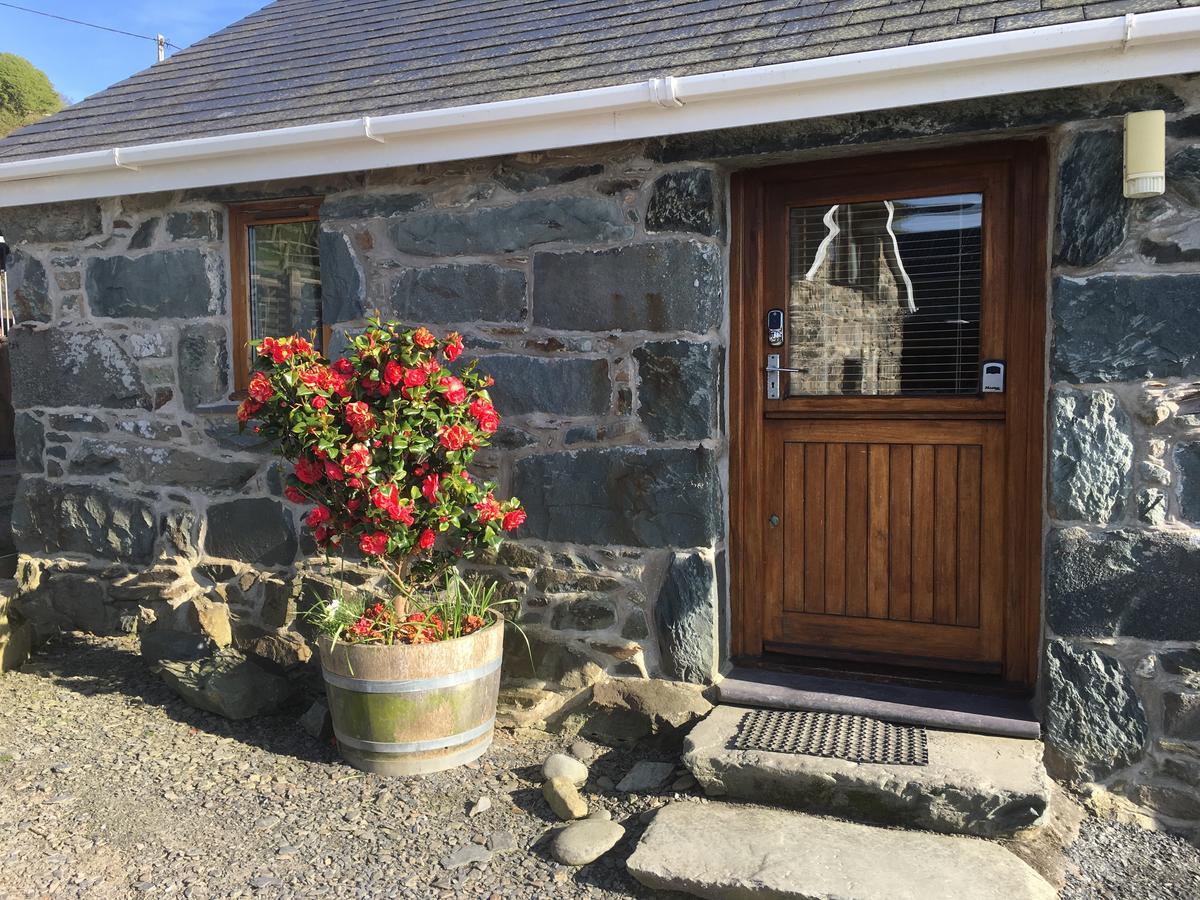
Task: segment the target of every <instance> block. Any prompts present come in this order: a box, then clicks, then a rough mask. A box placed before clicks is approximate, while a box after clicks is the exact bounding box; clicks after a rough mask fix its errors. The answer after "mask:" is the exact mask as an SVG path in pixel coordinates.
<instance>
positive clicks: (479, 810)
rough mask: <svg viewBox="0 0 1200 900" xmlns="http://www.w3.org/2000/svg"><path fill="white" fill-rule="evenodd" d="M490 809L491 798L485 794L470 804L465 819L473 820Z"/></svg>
mask: <svg viewBox="0 0 1200 900" xmlns="http://www.w3.org/2000/svg"><path fill="white" fill-rule="evenodd" d="M491 808H492V798H491V797H488V796H487V795H486V794H485V795H484V796H482V797H480V798H479V799H478V800H476V801H475V802H474V803H472V804H471V806H470V808H469V809H468V810H467V817H468V818H470V819H474V818H475V817H476V816H482V815H483V814H484V813H485V812H487V811H488V810H489V809H491Z"/></svg>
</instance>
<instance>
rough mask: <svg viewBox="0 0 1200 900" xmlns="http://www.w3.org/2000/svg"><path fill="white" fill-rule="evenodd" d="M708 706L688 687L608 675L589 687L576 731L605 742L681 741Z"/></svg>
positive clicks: (709, 706)
mask: <svg viewBox="0 0 1200 900" xmlns="http://www.w3.org/2000/svg"><path fill="white" fill-rule="evenodd" d="M712 708H713V707H712V704H711V703H709V702H708V701H707V700H705V699H704V696H703V695H702V694H701V693H700V691H699V690H698V689H696V688H694V687H692V686H690V685H685V684H678V683H675V682H671V681H663V680H660V679H647V678H611V679H609V680H607V681H601V682H599V683H597V684H596V685H595V686H594V687H593V688H592V699H591V702H590V703H589V704H588V707H587V709H586V710H584V711H583V714H584V716H585V717H586V720H585V722H584V724H583V727H582V729H581V730H580V733H581V734H583V735H584V736H585V737H588V738H591V739H592V740H595V741H598V742H599V743H602V744H609V745H633V744H638V743H641V742H643V741H653V742H655V743H659V744H662V745H664V746H669V747H677V746H679V745H680V744H682V742H683V738H684V737H685V736H686V735H687V733H688V731H689V730H690V729H691V727H692V726H693V725H694V724H696V722H697V721H699V720H700V719H702V718H704V717H705V716H706V715H708V713H709V712H710V711H711V710H712Z"/></svg>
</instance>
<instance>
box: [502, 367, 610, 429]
mask: <svg viewBox="0 0 1200 900" xmlns="http://www.w3.org/2000/svg"><path fill="white" fill-rule="evenodd" d="M479 371H480V372H483V373H486V374H488V375H491V376H492V377H493V378H495V379H496V384H495V386H493V387H492V388H491V390H490V391H489V393H490V394H491V397H492V400H493V402H494V403H495V404H496V408H497V409H498V410H499V411H500V413H501V414H502V415H505V416H524V415H529V414H530V413H539V412H540V413H547V414H549V415H560V416H597V415H605V414H607V413H608V411H609V407H611V406H612V382H611V381H610V380H609V377H608V361H607V360H603V359H584V358H581V357H563V356H556V357H540V356H516V355H511V354H496V355H494V356H483V357H480V358H479Z"/></svg>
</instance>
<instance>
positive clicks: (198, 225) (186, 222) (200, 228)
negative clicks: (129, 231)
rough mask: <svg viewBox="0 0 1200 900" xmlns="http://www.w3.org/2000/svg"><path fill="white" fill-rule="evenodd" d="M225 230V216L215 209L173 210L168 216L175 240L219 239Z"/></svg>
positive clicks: (168, 226) (170, 229)
mask: <svg viewBox="0 0 1200 900" xmlns="http://www.w3.org/2000/svg"><path fill="white" fill-rule="evenodd" d="M224 230H225V220H224V217H223V216H222V215H220V214H219V213H217V212H215V211H213V210H201V211H187V212H173V213H170V214H169V215H168V216H167V234H169V235H170V236H171V240H173V241H189V240H198V241H219V240H220V239H221V235H222V234H223V233H224ZM131 246H132V245H131Z"/></svg>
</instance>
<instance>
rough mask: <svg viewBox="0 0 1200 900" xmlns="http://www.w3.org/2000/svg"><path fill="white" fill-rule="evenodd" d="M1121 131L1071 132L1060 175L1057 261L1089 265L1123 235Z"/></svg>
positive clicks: (1125, 209)
mask: <svg viewBox="0 0 1200 900" xmlns="http://www.w3.org/2000/svg"><path fill="white" fill-rule="evenodd" d="M1123 152H1124V151H1123V146H1122V136H1121V133H1120V132H1118V131H1085V132H1083V133H1081V134H1078V135H1076V136H1075V139H1074V140H1073V141H1072V142H1071V146H1070V148H1069V149H1068V150H1067V153H1066V157H1065V158H1064V160H1063V163H1062V167H1061V169H1060V170H1059V175H1058V184H1059V187H1058V261H1059V262H1062V263H1065V264H1066V265H1068V266H1081V267H1082V266H1092V265H1095V264H1096V263H1098V262H1100V260H1102V259H1103V258H1104V257H1106V256H1108V255H1109V254H1110V253H1112V252H1113V251H1114V250H1116V249H1117V248H1118V247H1119V246H1121V242H1122V241H1124V239H1125V227H1126V218H1127V214H1128V210H1129V201H1127V200H1126V199H1125V197H1124V195H1123V193H1122V188H1123V183H1122V179H1123V170H1122V162H1121V160H1122V154H1123Z"/></svg>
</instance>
